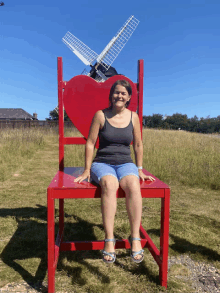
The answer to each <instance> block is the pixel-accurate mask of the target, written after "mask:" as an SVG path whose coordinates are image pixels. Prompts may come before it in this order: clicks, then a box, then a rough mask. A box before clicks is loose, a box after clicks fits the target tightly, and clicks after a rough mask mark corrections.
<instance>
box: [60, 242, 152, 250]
mask: <svg viewBox="0 0 220 293" xmlns="http://www.w3.org/2000/svg"><path fill="white" fill-rule="evenodd" d="M146 243H147V240H146V239H142V240H141V245H142V247H144V246H146ZM123 248H125V249H130V248H131V246H130V243H129V241H128V239H122V240H117V241H116V244H115V249H123ZM60 249H61V250H62V251H76V250H101V249H104V241H103V240H96V241H72V242H63V243H62V244H61V247H60Z"/></svg>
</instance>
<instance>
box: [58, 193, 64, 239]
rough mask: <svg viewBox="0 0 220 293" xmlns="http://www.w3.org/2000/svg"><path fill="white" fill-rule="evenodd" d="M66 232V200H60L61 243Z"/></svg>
mask: <svg viewBox="0 0 220 293" xmlns="http://www.w3.org/2000/svg"><path fill="white" fill-rule="evenodd" d="M63 230H64V199H59V233H60V235H62V239H61V242H62V241H63V232H64V231H63Z"/></svg>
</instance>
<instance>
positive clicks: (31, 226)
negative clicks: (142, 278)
mask: <svg viewBox="0 0 220 293" xmlns="http://www.w3.org/2000/svg"><path fill="white" fill-rule="evenodd" d="M56 214H57V210H56ZM0 215H1V217H3V218H6V217H12V218H15V219H16V222H17V230H16V231H15V233H14V234H13V236H12V237H11V239H10V241H9V242H8V244H7V245H6V246H5V248H4V249H3V251H2V253H1V259H2V261H3V262H4V263H5V264H6V265H8V266H9V267H11V268H12V269H13V270H15V271H16V272H18V273H19V274H20V275H21V277H22V278H23V280H24V281H25V282H26V283H27V284H29V285H30V286H31V287H32V288H34V289H35V290H37V291H38V292H46V291H47V288H46V287H45V286H44V285H43V281H44V279H45V277H46V275H47V208H46V207H45V206H41V205H37V207H36V208H32V207H30V208H15V209H0ZM68 217H71V218H73V219H74V220H75V221H76V223H68V222H66V223H65V235H66V237H67V238H68V241H74V240H81V241H83V240H87V241H89V240H97V239H96V236H95V234H94V227H98V228H99V229H101V230H103V225H101V224H100V225H97V224H94V223H91V222H88V221H86V220H83V219H81V218H80V217H78V216H75V215H68V214H66V213H65V218H68ZM55 230H56V233H57V230H58V223H57V224H56V225H55ZM115 237H116V238H117V239H120V238H121V237H120V235H115ZM123 255H126V256H127V253H126V254H122V255H121V256H120V257H123ZM101 257H102V255H101V252H100V251H76V252H61V254H60V257H59V261H58V265H57V270H58V271H63V272H64V274H66V275H67V276H68V277H71V278H72V284H78V285H80V286H83V285H85V284H86V282H87V281H86V279H85V278H84V277H83V272H82V271H83V268H82V267H81V266H85V267H86V268H87V269H88V270H89V272H90V273H91V274H93V275H95V276H98V278H99V280H100V282H101V283H106V284H109V283H110V277H109V276H108V275H107V274H105V273H103V272H101V270H100V269H99V264H98V265H97V266H94V265H92V264H91V263H89V262H88V261H87V260H88V259H101ZM120 257H119V259H118V260H116V263H115V265H116V266H118V267H120V268H122V269H123V270H124V271H127V272H129V273H132V274H134V275H146V274H147V275H148V277H149V280H150V281H152V282H155V283H156V284H159V283H160V282H159V278H158V277H155V276H154V275H153V273H151V272H150V270H149V269H148V268H147V267H146V266H145V263H144V262H143V263H142V264H140V265H139V266H135V267H132V268H131V267H129V266H126V265H122V264H120ZM31 258H37V259H40V264H39V265H36V262H35V260H34V261H31V260H29V259H31ZM23 260H24V261H26V263H25V267H27V266H28V267H30V269H28V270H27V269H25V268H24V267H23V266H22V263H21V264H20V263H19V262H20V261H23ZM66 260H67V261H66ZM68 262H69V263H68ZM71 262H76V264H77V265H75V266H74V265H72V264H71ZM37 266H38V267H37ZM33 272H35V273H33Z"/></svg>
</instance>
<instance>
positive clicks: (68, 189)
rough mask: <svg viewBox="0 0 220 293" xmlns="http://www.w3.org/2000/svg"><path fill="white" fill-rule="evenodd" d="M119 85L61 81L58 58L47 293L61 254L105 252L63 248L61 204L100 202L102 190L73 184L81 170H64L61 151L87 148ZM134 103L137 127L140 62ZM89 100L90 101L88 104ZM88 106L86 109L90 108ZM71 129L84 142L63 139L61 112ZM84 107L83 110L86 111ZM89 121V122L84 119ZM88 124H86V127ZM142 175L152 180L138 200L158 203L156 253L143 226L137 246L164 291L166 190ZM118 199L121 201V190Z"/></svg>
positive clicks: (87, 246)
mask: <svg viewBox="0 0 220 293" xmlns="http://www.w3.org/2000/svg"><path fill="white" fill-rule="evenodd" d="M118 79H127V80H128V81H130V80H129V79H128V78H126V77H125V76H121V75H117V76H113V77H111V78H110V79H108V80H107V81H106V82H104V83H99V84H98V83H97V82H96V81H95V80H93V79H92V78H90V77H87V76H81V75H80V76H76V77H73V78H72V79H71V80H70V81H68V82H64V81H63V73H62V58H61V57H58V99H59V170H58V172H57V173H56V175H55V177H54V178H53V180H52V181H51V183H50V185H49V187H48V189H47V210H48V292H49V293H52V292H55V271H56V266H57V262H58V258H59V254H60V252H61V251H76V250H101V249H103V248H104V240H101V241H74V242H64V241H63V231H64V199H65V198H72V199H74V198H99V197H100V195H101V190H100V187H97V186H95V185H93V184H92V183H89V182H85V181H84V182H82V183H81V184H79V183H74V178H76V177H77V176H78V175H79V174H81V173H82V171H83V167H64V145H68V144H85V143H86V137H87V135H88V129H89V126H90V123H91V117H93V115H94V113H95V112H96V111H97V110H99V109H104V108H106V107H107V106H108V94H109V90H110V88H111V86H112V84H113V83H114V82H115V81H116V80H118ZM130 83H131V85H132V90H133V94H132V98H131V101H132V102H131V104H130V106H129V108H131V109H132V110H133V111H136V110H137V113H138V115H139V118H140V122H141V131H142V116H143V60H139V61H138V82H137V83H136V84H134V83H132V82H131V81H130ZM88 95H89V97H90V98H89V100H88ZM91 101H92V102H91ZM88 104H89V105H88ZM64 106H65V109H66V111H67V114H68V116H69V117H70V118H71V120H72V121H73V123H74V125H75V126H76V127H77V128H78V129H79V130H80V131H81V132H82V134H83V135H84V137H85V138H84V137H64V117H63V108H64ZM85 106H86V107H85ZM87 116H89V117H90V118H88V117H87ZM88 119H90V121H89V123H88ZM143 172H144V173H145V174H146V175H150V176H152V177H154V178H155V179H156V181H155V182H150V181H145V182H141V193H142V197H145V198H160V199H161V230H160V250H158V248H157V247H156V246H155V244H154V243H153V241H152V240H151V238H150V237H149V235H148V234H147V232H146V231H145V230H144V228H143V227H142V225H141V226H140V233H141V238H142V240H141V244H142V247H143V248H148V249H149V251H150V253H151V254H152V256H153V257H154V259H155V261H156V263H157V264H158V266H159V279H160V284H161V286H164V287H165V288H166V287H167V270H168V241H169V201H170V189H169V186H167V185H166V184H165V183H163V182H162V181H160V180H159V179H158V178H156V177H155V176H153V175H152V174H150V173H149V172H148V171H147V170H143ZM117 197H120V198H121V197H125V194H124V192H123V190H122V189H121V188H119V189H118V192H117ZM55 199H59V232H58V235H57V237H56V240H55ZM115 247H116V249H117V248H125V249H130V244H129V242H128V240H127V239H122V240H117V241H116V246H115Z"/></svg>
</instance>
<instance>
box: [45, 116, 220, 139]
mask: <svg viewBox="0 0 220 293" xmlns="http://www.w3.org/2000/svg"><path fill="white" fill-rule="evenodd" d="M46 120H58V112H57V111H56V110H53V111H50V115H49V118H47V119H46ZM64 121H70V119H69V117H68V116H67V114H66V111H64ZM143 126H145V127H148V128H160V129H174V130H178V129H181V130H186V131H192V132H200V133H214V132H220V115H219V116H217V117H216V118H210V117H209V116H208V117H206V118H200V119H199V118H198V117H197V116H196V115H195V116H194V117H192V118H188V117H187V115H186V114H180V113H175V114H173V115H172V116H165V117H164V116H163V115H161V114H153V115H149V116H145V115H144V116H143Z"/></svg>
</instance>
